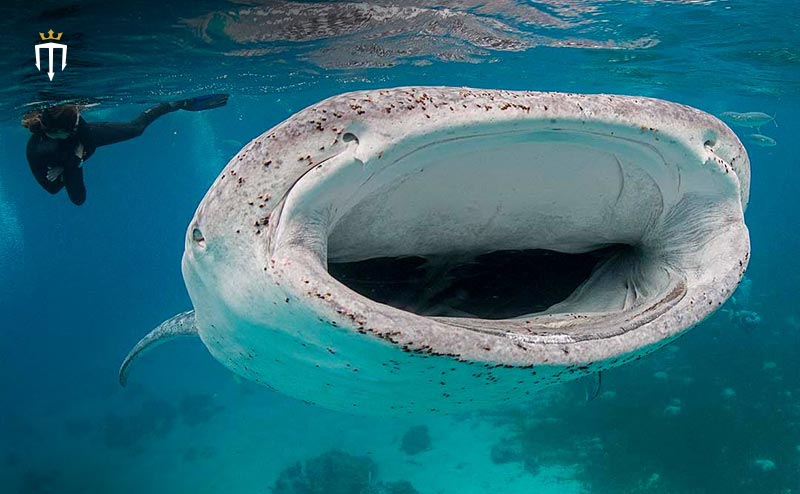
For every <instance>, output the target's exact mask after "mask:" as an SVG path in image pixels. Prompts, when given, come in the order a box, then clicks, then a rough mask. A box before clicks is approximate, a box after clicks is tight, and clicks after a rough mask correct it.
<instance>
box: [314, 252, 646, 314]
mask: <svg viewBox="0 0 800 494" xmlns="http://www.w3.org/2000/svg"><path fill="white" fill-rule="evenodd" d="M631 249H632V247H631V246H627V245H623V244H620V245H612V246H608V247H604V248H601V249H598V250H594V251H590V252H585V253H580V254H565V253H562V252H555V251H549V250H542V249H527V250H500V251H495V252H489V253H485V254H480V255H477V256H465V255H464V254H460V255H459V254H453V255H451V256H448V255H437V256H430V257H428V258H425V257H421V256H407V257H380V258H373V259H367V260H364V261H357V262H344V263H329V264H328V272H329V273H330V274H331V275H332V276H333V277H334V278H336V279H337V280H338V281H339V282H341V283H343V284H344V285H346V286H348V287H349V288H351V289H353V290H354V291H356V292H358V293H360V294H361V295H363V296H365V297H368V298H370V299H372V300H374V301H376V302H380V303H383V304H387V305H391V306H392V307H396V308H398V309H402V310H405V311H408V312H413V313H414V314H418V315H421V316H448V317H470V318H480V319H507V318H512V317H519V316H524V315H526V314H532V313H537V312H542V311H545V310H546V309H548V308H550V307H551V306H553V305H555V304H557V303H559V302H562V301H564V300H565V299H566V298H567V297H569V295H570V294H572V293H573V292H574V291H575V290H576V289H577V288H578V287H579V286H580V285H581V284H583V283H584V282H586V281H587V280H588V279H589V278H590V277H591V275H592V273H593V272H594V270H595V269H596V268H597V267H598V266H600V265H602V264H603V263H604V262H606V261H608V260H609V259H610V258H611V257H613V256H615V255H618V254H621V253H623V252H625V251H630V250H631Z"/></svg>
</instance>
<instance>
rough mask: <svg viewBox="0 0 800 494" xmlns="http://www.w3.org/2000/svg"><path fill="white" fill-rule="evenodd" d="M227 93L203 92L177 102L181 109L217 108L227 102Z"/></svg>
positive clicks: (200, 109)
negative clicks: (201, 94) (203, 93)
mask: <svg viewBox="0 0 800 494" xmlns="http://www.w3.org/2000/svg"><path fill="white" fill-rule="evenodd" d="M228 96H230V95H228V94H205V95H203V96H197V97H195V98H189V99H185V100H181V101H179V102H178V104H179V107H180V108H181V109H182V110H187V111H203V110H210V109H212V108H219V107H220V106H225V105H226V104H227V103H228Z"/></svg>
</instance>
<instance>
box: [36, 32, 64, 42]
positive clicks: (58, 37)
mask: <svg viewBox="0 0 800 494" xmlns="http://www.w3.org/2000/svg"><path fill="white" fill-rule="evenodd" d="M53 34H54V33H53V30H52V29H51V30H49V31H47V37H46V38H45V37H44V33H39V37H40V38H42V41H47V40H49V39H52V40H56V41H59V40H60V39H61V35H62V34H64V33H58V36H53Z"/></svg>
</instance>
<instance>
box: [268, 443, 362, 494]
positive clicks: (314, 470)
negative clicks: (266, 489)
mask: <svg viewBox="0 0 800 494" xmlns="http://www.w3.org/2000/svg"><path fill="white" fill-rule="evenodd" d="M376 477H377V465H376V464H375V462H374V461H372V459H371V458H368V457H365V456H353V455H351V454H349V453H344V452H342V451H329V452H327V453H323V454H322V455H320V456H318V457H315V458H311V459H309V460H306V462H305V466H303V465H301V463H300V462H297V463H295V464H293V465H290V466H289V467H288V468H286V469H285V470H284V471H283V472H281V474H280V475H279V477H278V479H277V480H276V482H275V486H274V487H273V488H272V492H273V493H274V494H353V493H362V492H363V493H366V492H371V491H370V490H369V489H371V487H372V486H373V482H374V481H375V479H376Z"/></svg>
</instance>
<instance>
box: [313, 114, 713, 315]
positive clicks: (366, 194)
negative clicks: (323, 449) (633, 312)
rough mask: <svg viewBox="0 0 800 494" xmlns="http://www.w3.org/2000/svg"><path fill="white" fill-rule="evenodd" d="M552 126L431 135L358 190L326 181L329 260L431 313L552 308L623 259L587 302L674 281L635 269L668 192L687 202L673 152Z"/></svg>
mask: <svg viewBox="0 0 800 494" xmlns="http://www.w3.org/2000/svg"><path fill="white" fill-rule="evenodd" d="M551 127H555V129H546V130H541V131H539V132H524V131H517V132H506V133H499V132H492V133H487V134H486V135H475V136H463V137H460V138H453V137H449V138H448V139H446V140H443V141H440V142H429V143H426V144H425V145H424V147H421V148H418V149H415V150H413V151H411V152H408V151H405V152H403V153H402V157H401V158H400V159H398V160H396V161H395V162H393V163H392V164H391V165H389V166H386V167H385V168H379V166H380V163H377V164H375V165H372V166H375V167H376V168H377V169H376V170H374V171H364V172H363V173H364V174H369V178H368V179H367V180H366V182H365V184H364V185H362V186H361V187H360V188H359V192H358V195H357V196H356V197H353V196H352V195H350V196H344V197H346V200H345V201H341V200H337V199H335V198H334V197H335V196H336V194H337V193H336V192H335V187H334V192H333V193H332V195H331V196H327V195H321V194H319V191H318V192H317V196H316V199H318V200H320V201H327V200H330V201H332V204H331V203H329V205H330V207H331V208H332V209H334V210H336V211H337V213H338V214H337V221H336V222H335V224H333V225H332V226H331V227H330V231H331V233H330V235H329V237H328V242H329V243H328V251H327V256H328V269H329V272H330V273H331V274H332V275H333V276H334V277H335V278H337V279H338V280H339V281H340V282H342V283H344V284H345V285H347V286H348V287H350V288H352V289H353V290H355V291H356V292H358V293H360V294H362V295H364V296H366V297H368V298H370V299H372V300H374V301H376V302H381V303H385V304H388V305H391V306H393V307H397V308H400V309H403V310H406V311H409V312H413V313H415V314H419V315H425V316H453V317H470V318H481V319H506V318H511V317H519V316H525V315H531V314H535V313H540V312H543V311H545V310H547V309H548V308H551V307H553V306H555V305H556V304H558V303H561V302H564V301H565V300H566V299H567V298H568V297H569V296H570V295H571V294H573V293H575V292H576V290H577V289H579V288H580V287H582V286H588V285H590V284H591V282H592V279H593V275H594V277H595V278H599V277H601V276H603V269H602V268H603V266H610V265H612V264H613V265H616V266H617V268H616V270H615V274H616V275H617V276H619V277H620V278H619V279H617V280H613V281H614V282H613V283H611V282H606V283H603V284H602V285H598V284H597V283H595V285H597V286H596V287H595V290H604V291H605V293H603V294H602V295H600V294H593V295H589V296H584V297H583V299H584V301H583V303H584V305H588V306H587V307H585V310H599V309H603V310H612V309H613V310H621V309H623V308H625V307H629V306H631V305H632V304H633V303H634V302H635V301H636V300H637V299H639V298H642V297H644V296H645V295H646V294H650V295H656V294H657V292H658V291H659V290H660V289H663V288H665V286H666V284H665V283H664V277H663V276H658V273H657V271H659V269H652V270H653V271H654V278H647V277H641V276H634V274H635V272H636V271H637V270H641V269H647V268H648V267H642V266H638V265H637V263H639V264H641V263H643V262H644V261H645V256H646V255H647V254H648V253H651V254H652V253H653V252H654V251H657V249H658V247H659V245H658V239H653V238H648V232H649V231H652V230H653V229H654V228H656V222H657V221H658V219H659V218H660V217H661V216H662V213H663V209H664V204H665V197H664V196H665V194H666V195H667V196H668V197H667V198H666V202H670V203H672V204H675V203H677V202H678V198H675V197H669V196H674V195H676V193H677V190H678V184H676V183H674V182H676V181H677V180H679V177H677V176H675V175H669V174H665V173H663V171H662V170H663V169H664V168H665V166H664V158H663V157H662V156H660V155H659V154H658V152H656V151H654V150H653V149H650V148H648V147H646V146H644V145H641V144H637V143H632V142H630V141H628V140H624V139H618V138H614V137H613V136H610V135H609V136H600V135H596V134H592V133H586V132H569V131H559V130H557V126H556V125H551ZM385 154H386V155H391V154H394V153H392V152H391V151H389V152H385ZM650 169H653V170H654V172H653V173H651V172H650V171H649V170H650ZM653 175H656V176H657V177H658V179H656V178H654V177H653ZM659 175H660V176H659ZM341 202H345V204H341ZM698 206H699V205H698ZM688 207H691V206H688ZM648 259H649V260H650V262H651V264H653V263H655V262H657V256H653V255H651V256H650V257H649V258H648ZM624 265H627V267H628V269H624V268H622V266H624ZM649 267H650V268H652V267H653V266H649ZM665 269H666V267H664V268H662V269H661V271H664V270H665ZM607 270H608V268H606V271H607ZM606 276H607V275H606ZM623 278H624V279H623ZM612 285H613V286H612ZM598 297H600V298H602V299H603V304H602V305H603V307H599V306H598V300H597V298H598ZM570 310H572V311H575V310H580V307H577V306H576V304H575V303H572V304H571V306H570ZM554 311H555V309H554Z"/></svg>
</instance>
